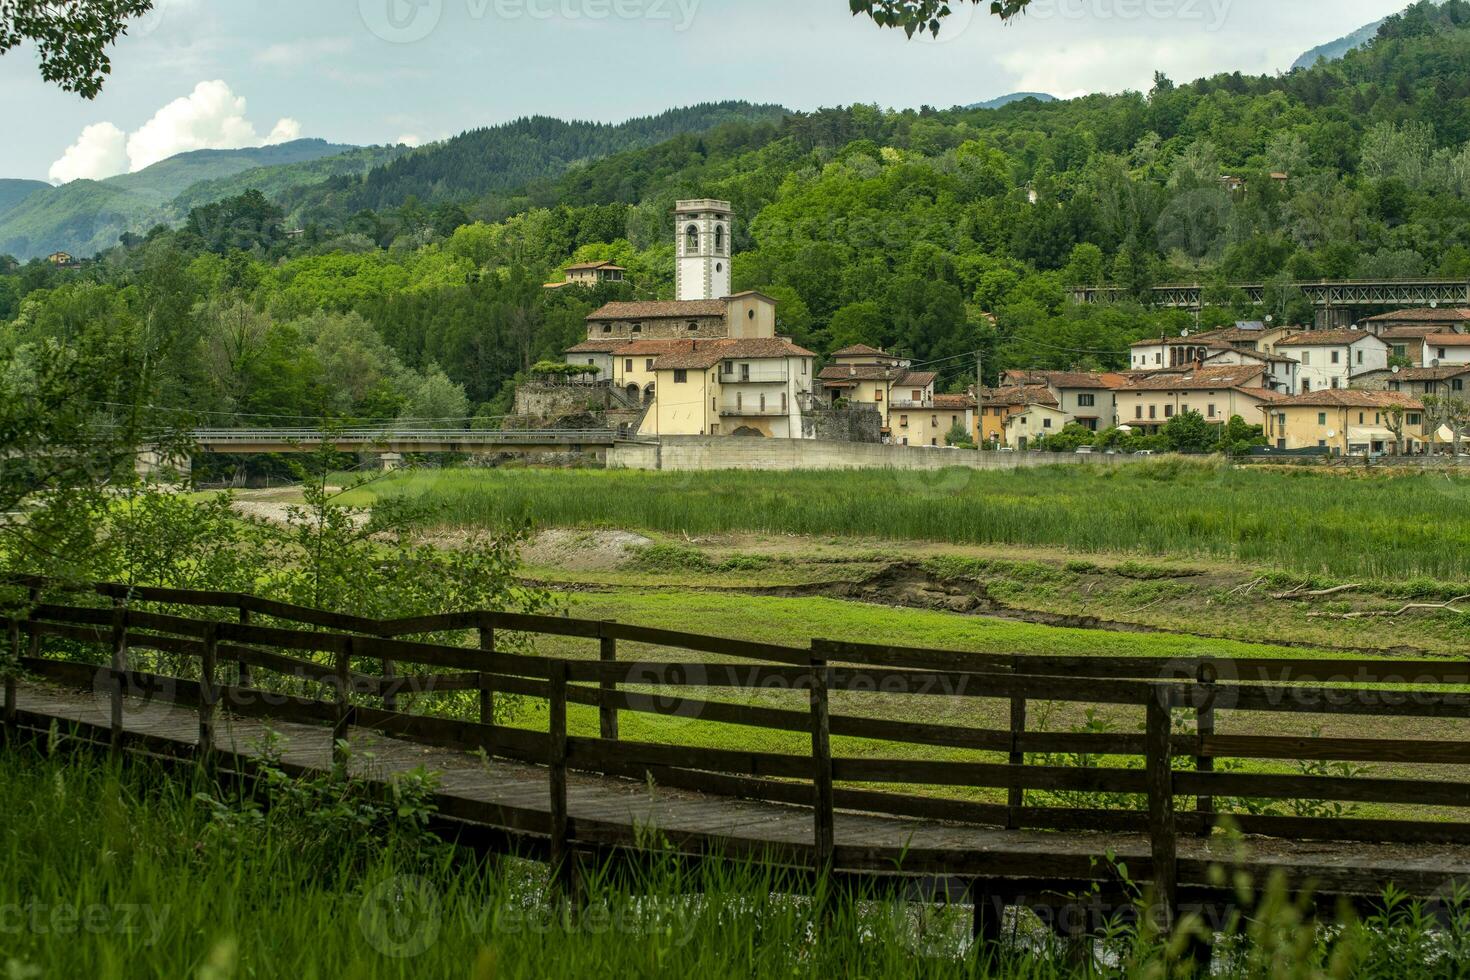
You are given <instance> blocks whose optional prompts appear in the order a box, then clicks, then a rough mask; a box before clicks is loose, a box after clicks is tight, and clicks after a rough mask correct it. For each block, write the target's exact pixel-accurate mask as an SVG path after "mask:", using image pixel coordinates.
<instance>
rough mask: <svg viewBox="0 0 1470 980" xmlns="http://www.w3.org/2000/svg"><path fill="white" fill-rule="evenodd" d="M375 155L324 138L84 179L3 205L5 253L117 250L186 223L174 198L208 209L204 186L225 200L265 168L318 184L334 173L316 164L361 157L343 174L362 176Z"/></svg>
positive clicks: (385, 154) (285, 178) (0, 224)
mask: <svg viewBox="0 0 1470 980" xmlns="http://www.w3.org/2000/svg"><path fill="white" fill-rule="evenodd" d="M371 152H372V151H362V150H358V149H357V148H356V147H351V146H340V145H336V144H332V143H328V142H326V141H325V140H312V139H307V140H295V141H293V142H290V143H282V144H280V145H279V146H264V147H254V148H246V149H239V150H195V151H193V152H190V153H181V154H179V155H178V156H174V157H170V158H168V159H167V160H162V161H159V162H158V163H155V164H153V165H152V166H151V167H146V168H144V169H143V170H140V171H138V172H137V173H132V174H120V175H119V176H116V177H109V178H107V179H106V180H101V181H97V180H78V181H73V182H72V183H70V184H65V185H63V186H61V187H51V186H49V185H45V184H43V185H41V186H40V187H39V188H37V187H32V188H31V190H30V193H26V194H24V195H19V196H18V197H17V200H16V203H15V204H14V205H13V206H11V207H9V208H5V207H3V205H0V253H7V252H8V253H10V254H13V255H15V256H16V257H17V258H21V259H26V258H33V257H35V256H38V255H45V254H47V253H50V252H54V251H56V250H58V249H60V250H64V251H67V252H71V253H72V254H73V255H93V254H95V253H96V252H99V251H101V250H102V249H105V248H110V247H112V246H113V245H116V244H117V240H118V236H120V235H121V234H122V233H123V232H128V231H131V232H135V233H138V232H144V231H147V230H148V229H149V228H151V227H153V226H154V225H156V224H161V223H171V222H175V221H177V220H179V219H180V218H182V217H183V216H184V215H185V214H187V213H188V209H187V208H184V209H183V210H180V209H179V207H178V206H176V205H175V204H174V203H173V202H174V200H175V198H178V197H180V196H183V195H188V199H189V200H191V201H193V202H195V203H202V202H203V201H204V199H205V198H206V197H207V196H208V194H209V191H208V190H204V191H200V192H193V188H194V185H196V184H198V183H200V182H201V181H208V182H217V181H224V183H223V184H221V185H220V187H219V189H220V193H221V196H227V195H228V194H229V193H230V191H231V189H232V188H233V186H234V185H233V184H231V183H229V180H230V178H232V177H234V176H236V175H239V174H242V173H247V172H251V171H257V170H261V169H272V170H279V171H282V174H280V175H278V177H277V179H278V180H279V181H282V182H285V183H289V182H290V181H291V180H292V179H296V180H300V181H302V182H315V181H318V180H320V179H322V176H323V175H324V174H325V175H328V176H329V175H330V172H331V168H330V167H326V168H314V167H313V166H312V165H313V164H316V163H318V162H319V161H323V160H326V159H331V158H334V157H339V156H342V155H343V154H346V153H355V154H358V155H357V156H355V157H352V158H350V159H349V160H347V161H345V162H344V164H343V169H344V172H355V173H360V172H362V171H363V170H365V169H367V167H368V166H370V164H369V163H368V162H367V161H365V160H364V159H362V154H364V153H368V154H370V153H371ZM393 152H394V151H391V150H383V151H379V156H378V157H377V158H376V159H373V160H372V161H371V162H372V163H380V162H382V161H383V160H385V159H389V158H391V155H392V153H393ZM296 168H301V169H296ZM22 183H26V184H30V183H34V182H29V181H26V182H22ZM242 189H243V188H242ZM215 199H218V198H215ZM0 200H3V199H0Z"/></svg>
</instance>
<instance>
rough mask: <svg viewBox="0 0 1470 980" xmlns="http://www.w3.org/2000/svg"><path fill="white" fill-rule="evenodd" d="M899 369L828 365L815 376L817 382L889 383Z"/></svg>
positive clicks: (862, 365)
mask: <svg viewBox="0 0 1470 980" xmlns="http://www.w3.org/2000/svg"><path fill="white" fill-rule="evenodd" d="M901 374H902V371H901V369H898V368H893V367H889V366H887V365H883V364H829V365H827V366H826V367H824V368H822V371H821V373H820V374H818V375H817V380H818V381H891V380H892V379H894V378H896V377H899V376H900V375H901Z"/></svg>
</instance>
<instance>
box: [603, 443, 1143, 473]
mask: <svg viewBox="0 0 1470 980" xmlns="http://www.w3.org/2000/svg"><path fill="white" fill-rule="evenodd" d="M1138 461H1139V458H1138V457H1133V456H1107V455H1103V454H1094V455H1091V456H1086V455H1081V456H1079V455H1077V454H1075V453H993V452H987V453H982V452H976V451H974V450H965V449H923V448H920V447H918V446H883V445H876V446H875V445H869V444H864V443H851V442H819V441H816V440H809V439H753V438H751V439H742V438H735V437H725V438H719V437H709V436H664V437H663V438H662V439H661V440H660V441H659V442H658V443H619V444H618V445H616V446H614V447H613V448H612V449H610V450H608V454H607V467H608V469H614V470H669V471H679V470H685V471H688V470H778V471H779V470H863V469H890V470H940V469H946V468H948V467H954V466H960V467H968V468H970V469H977V470H1016V469H1027V468H1030V467H1035V466H1057V465H1062V466H1080V465H1093V466H1122V465H1125V464H1128V463H1134V462H1138Z"/></svg>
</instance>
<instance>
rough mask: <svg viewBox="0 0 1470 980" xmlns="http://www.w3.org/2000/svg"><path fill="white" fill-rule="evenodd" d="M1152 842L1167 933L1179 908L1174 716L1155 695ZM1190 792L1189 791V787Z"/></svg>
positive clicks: (1149, 722) (1159, 915) (1159, 910)
mask: <svg viewBox="0 0 1470 980" xmlns="http://www.w3.org/2000/svg"><path fill="white" fill-rule="evenodd" d="M1146 716H1147V717H1146V727H1145V737H1146V738H1147V740H1148V754H1147V756H1146V760H1145V764H1144V765H1145V772H1146V773H1147V779H1148V815H1149V820H1148V823H1149V843H1150V846H1151V849H1152V852H1153V885H1154V895H1153V899H1154V904H1155V913H1154V914H1155V916H1156V918H1155V920H1154V924H1155V925H1156V926H1158V927H1159V928H1160V929H1161V930H1162V931H1163V933H1164V934H1165V935H1167V934H1168V933H1169V931H1170V930H1171V929H1172V928H1173V923H1174V921H1175V916H1176V915H1177V913H1178V910H1179V867H1178V861H1179V852H1178V847H1179V845H1178V840H1177V837H1176V828H1175V825H1174V819H1175V818H1174V772H1173V746H1172V743H1171V741H1170V738H1169V736H1170V735H1171V734H1172V729H1173V724H1174V721H1173V716H1172V714H1171V712H1170V710H1169V704H1168V702H1166V701H1164V700H1162V699H1154V700H1151V701H1149V702H1148V705H1147V708H1146ZM1186 792H1187V791H1186Z"/></svg>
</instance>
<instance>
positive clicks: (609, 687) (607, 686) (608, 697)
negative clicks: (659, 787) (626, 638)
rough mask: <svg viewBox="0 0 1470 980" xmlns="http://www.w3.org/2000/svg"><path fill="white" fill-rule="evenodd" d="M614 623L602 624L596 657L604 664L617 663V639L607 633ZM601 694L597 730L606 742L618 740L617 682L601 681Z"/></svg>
mask: <svg viewBox="0 0 1470 980" xmlns="http://www.w3.org/2000/svg"><path fill="white" fill-rule="evenodd" d="M614 625H616V624H614V623H611V622H609V623H604V624H603V635H602V637H601V639H600V640H599V641H598V651H597V657H598V659H599V660H600V661H601V662H602V663H604V664H616V663H617V662H618V638H617V637H616V636H613V635H611V634H610V633H609V632H608V627H611V626H614ZM599 688H600V690H601V692H602V698H601V704H600V706H599V708H598V712H597V721H598V728H599V729H600V730H601V733H602V738H603V740H604V741H607V742H616V741H617V740H618V708H617V704H616V701H615V699H616V698H617V694H618V684H617V681H611V680H603V681H602V682H601V683H600V684H599Z"/></svg>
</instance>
